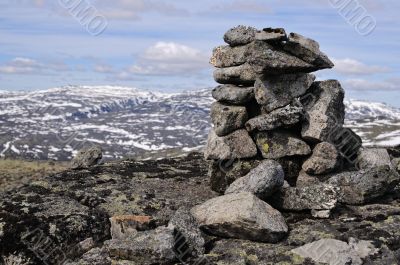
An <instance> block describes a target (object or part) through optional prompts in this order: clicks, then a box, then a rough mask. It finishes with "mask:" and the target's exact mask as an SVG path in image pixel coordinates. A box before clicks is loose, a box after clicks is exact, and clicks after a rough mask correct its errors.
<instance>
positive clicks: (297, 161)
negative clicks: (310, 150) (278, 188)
mask: <svg viewBox="0 0 400 265" xmlns="http://www.w3.org/2000/svg"><path fill="white" fill-rule="evenodd" d="M276 161H277V162H278V163H279V164H281V166H282V168H283V171H284V172H285V180H286V181H287V182H288V183H289V184H290V186H296V180H297V177H298V176H299V173H300V171H301V165H302V164H303V161H304V158H302V157H296V156H289V157H282V158H278V159H276Z"/></svg>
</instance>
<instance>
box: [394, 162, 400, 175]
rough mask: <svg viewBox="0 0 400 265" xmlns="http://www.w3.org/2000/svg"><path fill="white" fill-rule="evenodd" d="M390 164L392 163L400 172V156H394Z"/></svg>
mask: <svg viewBox="0 0 400 265" xmlns="http://www.w3.org/2000/svg"><path fill="white" fill-rule="evenodd" d="M392 165H393V167H394V169H395V170H396V171H397V172H398V173H400V158H394V159H393V160H392Z"/></svg>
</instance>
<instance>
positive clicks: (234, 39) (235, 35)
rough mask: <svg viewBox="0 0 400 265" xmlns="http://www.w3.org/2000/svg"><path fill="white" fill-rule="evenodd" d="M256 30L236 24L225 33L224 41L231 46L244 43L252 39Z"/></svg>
mask: <svg viewBox="0 0 400 265" xmlns="http://www.w3.org/2000/svg"><path fill="white" fill-rule="evenodd" d="M256 32H257V29H255V28H252V27H246V26H237V27H234V28H232V29H230V30H228V31H227V32H226V33H225V35H224V41H225V42H226V43H228V44H229V45H231V46H239V45H245V44H248V43H250V42H252V41H253V40H254V38H255V35H256Z"/></svg>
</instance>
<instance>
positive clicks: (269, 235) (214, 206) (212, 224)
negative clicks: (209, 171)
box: [191, 192, 288, 243]
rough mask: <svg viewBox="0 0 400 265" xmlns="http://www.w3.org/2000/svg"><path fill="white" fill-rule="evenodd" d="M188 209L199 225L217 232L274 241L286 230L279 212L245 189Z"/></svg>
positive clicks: (240, 237) (217, 234)
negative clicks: (190, 209) (242, 191)
mask: <svg viewBox="0 0 400 265" xmlns="http://www.w3.org/2000/svg"><path fill="white" fill-rule="evenodd" d="M191 212H192V214H193V216H194V217H195V218H196V219H197V221H198V222H199V223H200V228H201V229H203V230H204V231H206V232H208V233H210V234H212V235H216V236H221V237H228V238H239V239H247V240H253V241H260V242H270V243H275V242H278V241H279V240H281V239H282V238H283V237H284V236H285V235H286V234H287V233H288V227H287V225H286V222H285V219H284V218H283V216H282V215H281V213H280V212H279V211H277V210H275V209H274V208H272V207H271V206H270V205H268V204H267V203H266V202H264V201H262V200H260V199H259V198H257V197H256V196H254V195H253V194H251V193H248V192H244V193H234V194H228V195H224V196H220V197H217V198H214V199H211V200H209V201H206V202H205V203H203V204H201V205H199V206H196V207H194V208H193V209H192V211H191Z"/></svg>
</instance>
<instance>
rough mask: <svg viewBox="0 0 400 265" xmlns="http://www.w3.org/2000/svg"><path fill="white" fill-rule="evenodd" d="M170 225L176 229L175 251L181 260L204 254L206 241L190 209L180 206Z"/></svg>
mask: <svg viewBox="0 0 400 265" xmlns="http://www.w3.org/2000/svg"><path fill="white" fill-rule="evenodd" d="M168 227H169V228H171V229H174V231H175V252H176V254H177V256H178V258H179V260H186V259H187V258H189V257H200V256H202V255H204V252H205V248H204V245H205V243H206V241H205V239H204V237H203V233H202V232H201V231H200V229H199V225H198V224H197V221H196V219H195V218H194V217H193V216H192V214H191V213H190V209H188V208H186V207H182V208H179V209H178V210H177V211H176V212H175V214H174V216H173V217H172V218H171V220H170V221H169V223H168Z"/></svg>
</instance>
